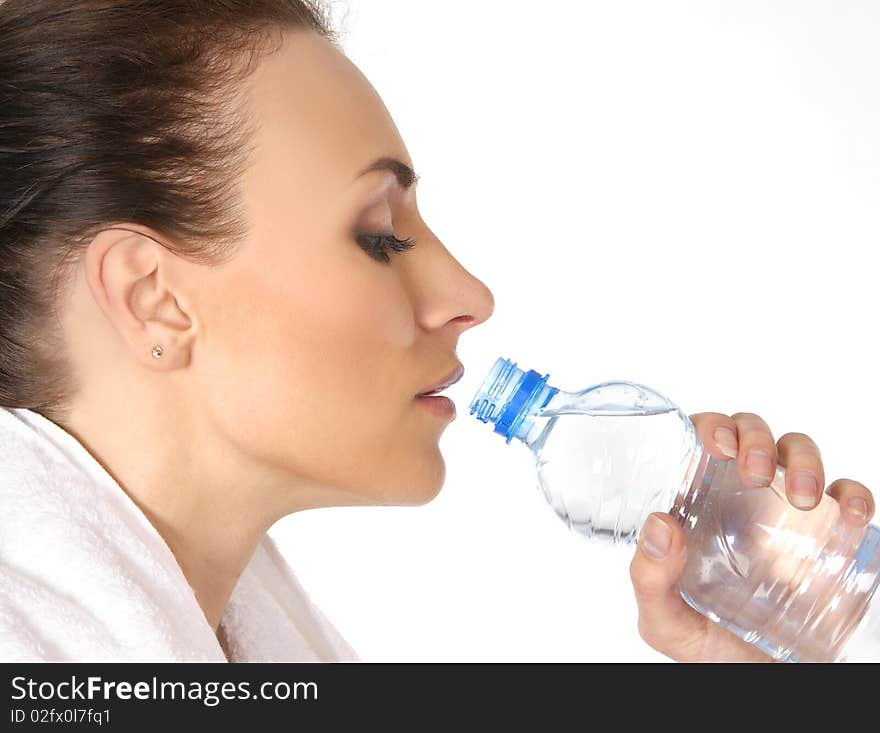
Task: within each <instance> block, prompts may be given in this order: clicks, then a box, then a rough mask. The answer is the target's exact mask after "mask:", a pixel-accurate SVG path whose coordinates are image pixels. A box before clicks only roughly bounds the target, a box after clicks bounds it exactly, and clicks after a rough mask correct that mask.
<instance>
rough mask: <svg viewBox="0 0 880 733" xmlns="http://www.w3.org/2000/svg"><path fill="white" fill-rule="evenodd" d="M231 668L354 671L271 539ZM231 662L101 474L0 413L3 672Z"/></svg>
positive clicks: (234, 632) (256, 563)
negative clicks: (280, 665)
mask: <svg viewBox="0 0 880 733" xmlns="http://www.w3.org/2000/svg"><path fill="white" fill-rule="evenodd" d="M221 625H222V627H223V629H224V631H225V635H226V639H227V641H228V645H229V651H230V657H231V659H232V661H233V662H281V661H289V662H308V661H359V658H358V656H357V654H356V653H355V652H354V650H353V649H352V648H351V647H350V646H349V645H348V643H347V642H346V641H345V639H344V638H343V637H342V636H341V634H340V633H339V632H338V631H337V629H336V628H335V627H334V626H333V625H332V624H331V623H330V622H329V621H328V619H327V618H326V617H325V616H324V614H323V613H322V612H321V611H320V609H318V607H317V606H316V605H315V604H314V603H312V602H311V600H310V599H309V597H308V595H307V594H306V593H305V591H304V590H303V588H302V586H301V585H300V583H299V581H298V580H297V578H296V576H295V575H294V573H293V571H292V570H291V568H290V567H289V566H288V565H287V563H286V562H285V560H284V558H283V557H282V556H281V554H280V553H279V551H278V548H277V547H276V546H275V543H274V541H273V540H272V538H271V537H270V536H269V535H268V534H266V535H264V536H263V538H262V540H261V541H260V543H259V544H258V546H257V549H256V552H255V553H254V555H253V557H252V559H251V561H250V563H249V564H248V566H247V567H246V568H245V570H244V572H243V573H242V575H241V577H240V579H239V582H238V584H237V586H236V587H235V590H234V591H233V593H232V596H231V598H230V600H229V604H228V606H227V608H226V610H225V612H224V615H223V618H222V620H221ZM17 661H72V662H85V661H102V662H110V661H119V662H130V661H147V662H149V661H157V662H169V661H180V662H184V661H185V662H215V661H216V662H224V661H226V657H225V655H224V654H223V650H222V649H221V648H220V644H219V642H218V640H217V637H216V636H215V634H214V631H213V630H212V629H211V627H210V625H209V624H208V622H207V620H206V618H205V615H204V613H203V612H202V609H201V608H200V606H199V604H198V601H197V600H196V596H195V593H194V592H193V589H192V588H191V587H190V585H189V583H188V582H187V580H186V577H185V576H184V574H183V571H182V570H181V569H180V566H179V565H178V563H177V561H176V559H175V557H174V555H173V553H172V552H171V550H170V548H169V547H168V545H167V544H166V543H165V541H164V539H163V538H162V536H161V535H160V534H159V533H158V531H157V530H156V529H155V527H153V525H152V524H151V523H150V522H149V520H148V519H147V517H146V516H145V515H144V513H143V512H142V511H141V510H140V508H139V507H138V506H137V504H135V503H134V502H133V501H132V500H131V499H130V498H129V496H128V495H127V494H126V493H125V492H124V491H123V490H122V488H121V487H120V486H119V484H118V483H117V482H116V481H115V480H114V479H113V477H112V476H111V475H110V474H109V473H108V472H107V471H106V470H104V468H103V466H101V464H100V463H98V461H97V460H96V459H95V458H94V457H93V456H92V455H91V454H90V453H89V452H88V451H87V450H86V449H85V447H84V446H83V445H82V444H81V443H80V442H79V441H78V440H76V439H75V438H74V437H73V436H72V435H71V434H70V433H68V432H67V431H65V430H64V429H62V428H61V427H60V426H59V425H56V424H55V423H53V422H51V421H50V420H47V419H46V418H45V417H43V416H42V415H40V414H39V413H37V412H33V411H31V410H24V409H15V408H2V407H0V662H17Z"/></svg>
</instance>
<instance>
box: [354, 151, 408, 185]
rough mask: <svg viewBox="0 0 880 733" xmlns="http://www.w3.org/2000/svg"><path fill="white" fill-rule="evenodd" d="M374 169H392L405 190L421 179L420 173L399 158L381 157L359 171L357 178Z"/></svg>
mask: <svg viewBox="0 0 880 733" xmlns="http://www.w3.org/2000/svg"><path fill="white" fill-rule="evenodd" d="M373 171H391V172H392V173H393V174H394V177H395V178H397V182H398V183H399V184H400V187H401V188H402V189H404V190H407V189H410V188H412V187H413V186H414V185H415V184H416V183H418V181H419V176H418V174H416V172H415V171H414V170H413V169H412V168H410V167H409V166H408V165H407V164H406V163H404V162H403V161H400V160H397V158H387V157H386V158H379V159H378V160H377V161H376V162H374V163H371V164H370V165H368V166H367V167H366V168H364V169H363V170H362V171H361V172H360V173H358V175H357V178H360V177H361V176H365V175H367V173H372V172H373ZM355 180H357V179H355Z"/></svg>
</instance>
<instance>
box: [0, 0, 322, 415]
mask: <svg viewBox="0 0 880 733" xmlns="http://www.w3.org/2000/svg"><path fill="white" fill-rule="evenodd" d="M288 29H303V30H307V31H315V32H317V33H319V34H321V35H322V36H323V37H325V38H326V39H328V40H329V41H330V42H332V43H333V44H334V45H336V46H337V47H338V38H337V36H336V34H335V32H334V31H333V29H332V28H331V25H330V20H329V19H328V17H327V12H326V10H324V9H323V8H322V7H321V6H319V5H317V4H316V3H315V2H314V1H311V0H48V1H47V0H0V405H3V406H5V407H24V408H28V409H32V410H34V411H37V412H40V413H41V414H43V415H44V416H45V417H47V418H48V419H50V420H53V421H54V422H62V421H63V420H65V419H66V411H65V409H66V403H67V402H68V401H69V399H70V398H71V397H72V395H73V394H74V393H75V390H76V388H77V387H76V385H75V384H74V379H73V376H72V374H71V370H70V368H69V365H68V363H67V361H66V358H65V354H64V349H63V346H62V334H61V330H60V328H59V327H58V322H57V313H56V310H55V309H56V303H57V302H58V301H57V295H58V287H59V283H60V282H62V281H63V280H64V279H65V278H66V277H68V275H69V271H68V270H67V267H68V266H69V265H70V264H72V263H73V262H75V261H76V260H77V259H78V255H79V254H80V253H81V252H82V250H83V248H84V247H85V246H86V245H87V244H88V243H89V242H90V241H91V240H92V239H93V238H94V236H95V235H96V234H97V233H98V232H100V231H101V230H102V229H105V228H107V227H108V226H110V225H112V224H114V223H121V222H133V223H137V224H141V225H144V226H147V227H151V228H153V229H154V230H155V231H157V232H161V233H162V234H163V235H167V237H168V239H169V242H163V245H165V246H167V247H168V248H169V249H170V250H172V251H174V252H175V254H178V255H180V256H182V257H185V258H188V259H190V260H192V261H195V262H199V263H203V264H217V263H220V262H223V261H225V260H226V259H228V258H229V257H231V256H232V255H234V254H235V252H236V249H237V245H239V244H240V243H241V241H242V239H243V238H244V236H245V234H246V232H247V230H248V222H246V221H245V217H244V216H243V213H242V211H241V208H240V201H241V199H240V192H239V190H238V187H237V181H238V179H239V178H240V175H241V174H242V173H243V172H244V170H245V169H246V165H247V161H248V157H249V154H250V152H251V151H250V149H248V148H247V147H246V145H247V141H248V140H250V139H251V138H252V129H253V128H252V127H251V126H250V125H249V124H248V123H249V120H248V118H247V115H246V107H245V105H244V97H243V95H241V94H240V93H239V92H240V85H241V83H242V82H243V81H244V80H245V79H246V78H247V77H248V76H249V74H250V73H251V72H252V71H253V70H254V68H255V64H256V62H257V61H258V60H259V59H260V58H262V57H263V55H265V54H266V53H267V52H271V49H270V48H269V42H270V41H271V40H272V39H273V37H275V36H276V35H277V40H278V41H280V40H282V39H281V34H280V33H277V34H273V31H274V32H277V31H280V30H288Z"/></svg>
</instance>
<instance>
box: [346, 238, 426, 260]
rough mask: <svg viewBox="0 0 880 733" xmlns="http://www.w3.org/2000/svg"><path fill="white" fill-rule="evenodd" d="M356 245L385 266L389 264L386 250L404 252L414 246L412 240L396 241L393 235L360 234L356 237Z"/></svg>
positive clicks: (414, 242) (389, 258)
mask: <svg viewBox="0 0 880 733" xmlns="http://www.w3.org/2000/svg"><path fill="white" fill-rule="evenodd" d="M357 243H358V244H359V245H360V246H361V247H363V249H364V250H366V252H367V254H368V255H370V257H372V258H373V259H375V260H378V261H380V262H384V263H385V264H386V265H387V264H389V263H390V262H391V257H389V256H388V250H392V251H394V252H406V251H407V250H409V249H412V248H413V247H415V246H416V241H415V240H414V239H412V238H408V239H398V238H397V237H395V236H394V235H393V234H360V235H358V236H357Z"/></svg>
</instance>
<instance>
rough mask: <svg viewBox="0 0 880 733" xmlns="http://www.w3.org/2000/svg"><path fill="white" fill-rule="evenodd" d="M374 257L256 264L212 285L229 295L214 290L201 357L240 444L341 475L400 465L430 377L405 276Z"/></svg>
mask: <svg viewBox="0 0 880 733" xmlns="http://www.w3.org/2000/svg"><path fill="white" fill-rule="evenodd" d="M365 257H366V255H363V254H361V253H360V252H352V253H348V252H343V253H341V254H335V256H330V255H327V254H325V255H323V256H321V257H317V256H314V255H306V256H302V257H298V258H297V261H296V262H295V263H294V262H283V263H281V264H280V265H278V264H276V266H273V267H266V266H265V265H261V264H259V263H255V264H254V266H252V267H244V266H241V267H238V268H235V271H234V272H233V270H232V269H230V271H229V272H228V273H224V274H223V275H224V276H223V277H222V278H220V281H218V282H216V283H215V284H214V286H213V287H212V288H211V292H212V293H223V294H224V296H223V297H222V298H219V297H216V296H209V301H210V310H209V312H210V314H211V320H210V321H208V322H207V323H206V328H205V331H206V333H205V335H206V338H205V341H206V346H205V349H204V351H205V353H206V354H207V355H208V357H209V358H210V363H204V364H202V365H201V366H202V368H203V372H204V373H206V375H207V377H206V380H205V381H206V387H207V389H208V399H209V402H210V404H212V405H213V406H214V409H213V412H214V414H215V418H216V420H217V422H218V423H219V424H220V425H222V426H223V429H224V432H226V433H227V434H228V436H229V438H230V440H233V441H234V442H236V443H237V444H238V445H239V447H240V448H241V449H243V450H246V451H248V452H249V453H252V454H259V455H260V457H261V458H262V459H264V460H271V461H273V462H283V463H285V464H286V465H287V466H288V468H290V469H292V470H296V471H298V472H300V473H308V474H311V475H314V474H315V473H316V472H320V471H323V472H324V473H325V474H333V475H334V476H333V478H330V477H329V476H323V477H322V478H324V479H325V480H328V481H333V480H335V481H337V482H341V481H343V480H347V481H349V482H351V481H353V480H354V479H355V476H354V475H353V473H355V472H358V471H359V472H360V473H361V474H365V473H367V472H368V471H372V472H373V473H375V471H373V470H372V469H371V468H370V466H373V467H375V466H376V465H377V464H379V463H381V462H383V461H384V462H390V461H393V462H394V463H396V464H397V465H399V463H400V460H401V456H400V455H396V456H395V457H394V459H392V454H393V453H395V452H396V451H397V449H396V448H395V445H397V444H398V443H399V442H400V441H401V435H400V433H401V429H402V428H403V427H404V425H406V426H407V427H409V422H410V421H411V420H412V419H413V416H412V414H411V412H412V404H411V399H412V393H414V392H415V390H416V387H417V385H418V380H419V379H420V378H421V377H422V376H423V375H422V374H418V373H415V374H414V373H413V365H412V361H411V347H412V345H413V340H414V338H415V335H416V329H415V324H414V319H413V315H412V308H411V305H410V303H409V301H408V298H407V297H406V294H405V292H404V290H403V288H402V287H401V286H400V285H399V283H398V281H397V279H396V278H395V277H394V276H393V275H392V274H391V273H390V272H389V271H386V270H384V269H382V268H381V266H379V265H376V266H375V267H373V265H372V263H371V262H369V261H364V258H365ZM410 432H411V430H410ZM395 438H396V441H397V443H396V442H395ZM407 440H408V441H409V444H408V445H409V448H408V451H409V453H412V450H413V448H412V438H411V437H409V436H408V437H406V438H405V439H404V441H403V442H404V443H406V441H407ZM399 448H400V449H403V448H404V446H403V445H400V446H399Z"/></svg>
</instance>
